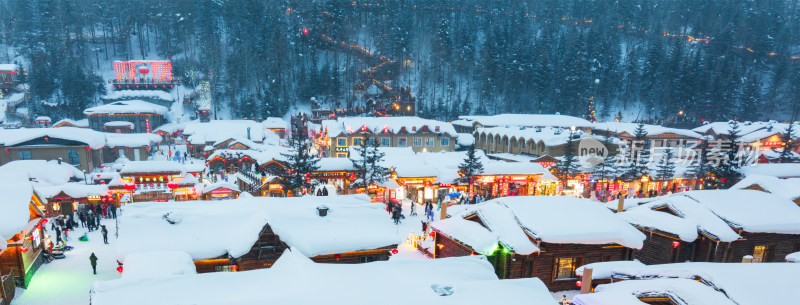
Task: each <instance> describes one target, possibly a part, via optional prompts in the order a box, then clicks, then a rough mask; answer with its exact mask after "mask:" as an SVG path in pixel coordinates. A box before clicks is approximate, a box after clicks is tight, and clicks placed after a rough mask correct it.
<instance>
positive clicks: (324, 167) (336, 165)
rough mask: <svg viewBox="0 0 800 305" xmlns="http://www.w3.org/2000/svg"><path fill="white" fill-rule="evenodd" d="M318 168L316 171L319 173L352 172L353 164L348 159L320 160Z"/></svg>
mask: <svg viewBox="0 0 800 305" xmlns="http://www.w3.org/2000/svg"><path fill="white" fill-rule="evenodd" d="M317 166H319V169H318V171H321V172H336V171H353V170H355V167H353V162H352V161H350V159H348V158H320V159H319V162H317Z"/></svg>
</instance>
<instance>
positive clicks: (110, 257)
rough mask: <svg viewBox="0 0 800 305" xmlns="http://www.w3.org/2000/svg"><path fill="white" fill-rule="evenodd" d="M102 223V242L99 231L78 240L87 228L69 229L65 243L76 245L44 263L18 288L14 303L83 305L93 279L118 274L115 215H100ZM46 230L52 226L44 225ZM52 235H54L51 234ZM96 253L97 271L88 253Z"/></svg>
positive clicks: (112, 277)
mask: <svg viewBox="0 0 800 305" xmlns="http://www.w3.org/2000/svg"><path fill="white" fill-rule="evenodd" d="M101 224H103V225H105V226H106V228H107V229H108V243H109V244H108V245H106V244H103V236H102V235H101V234H100V231H92V232H88V236H89V241H86V242H82V241H78V238H79V237H80V236H81V235H83V233H86V232H87V230H86V228H77V229H76V230H75V231H72V232H70V234H69V235H70V236H69V241H68V242H67V244H68V245H70V246H73V247H75V248H74V249H72V251H68V252H66V253H65V255H66V258H63V259H56V260H53V261H52V262H51V263H49V264H47V263H45V264H43V265H42V266H41V267H40V268H39V270H38V271H37V272H36V275H35V276H34V277H33V279H32V280H31V283H30V285H29V286H28V289H26V290H23V289H20V288H17V292H16V297H15V298H14V300H13V301H12V302H11V304H13V305H39V304H41V305H54V304H59V305H86V304H89V290H90V289H91V287H92V283H94V281H96V280H112V279H118V278H119V277H120V274H119V272H117V270H116V268H117V263H116V259H115V255H114V242H115V241H116V240H115V238H114V232H115V225H114V219H103V220H101ZM47 230H48V233H50V234H52V233H53V230H51V229H50V226H49V225H48V226H47ZM53 238H55V237H53ZM92 252H94V254H95V255H96V256H97V258H98V260H97V275H93V274H92V266H91V265H90V263H89V256H90V255H91V254H92Z"/></svg>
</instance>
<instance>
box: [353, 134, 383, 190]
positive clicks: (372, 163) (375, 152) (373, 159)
mask: <svg viewBox="0 0 800 305" xmlns="http://www.w3.org/2000/svg"><path fill="white" fill-rule="evenodd" d="M378 147H379V144H378V141H377V139H376V138H372V137H369V136H365V137H364V138H363V139H362V140H361V144H360V145H358V146H356V147H355V152H356V154H355V157H351V158H350V162H352V163H353V168H355V171H354V173H355V176H356V180H360V182H361V183H359V184H361V185H362V186H363V187H367V186H369V185H372V184H376V183H381V182H383V181H385V180H386V176H387V175H388V171H389V169H388V168H386V167H384V166H382V165H381V164H382V162H383V157H384V156H385V155H386V154H385V153H384V152H382V151H381V150H380V149H378Z"/></svg>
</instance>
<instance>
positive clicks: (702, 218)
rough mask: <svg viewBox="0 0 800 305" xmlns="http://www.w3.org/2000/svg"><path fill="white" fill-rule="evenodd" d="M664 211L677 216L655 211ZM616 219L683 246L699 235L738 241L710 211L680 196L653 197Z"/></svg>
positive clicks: (735, 235)
mask: <svg viewBox="0 0 800 305" xmlns="http://www.w3.org/2000/svg"><path fill="white" fill-rule="evenodd" d="M665 207H666V208H669V209H670V210H671V211H673V212H675V213H676V214H678V216H674V215H672V214H669V213H667V212H664V211H656V210H655V209H659V208H665ZM619 215H620V216H622V218H624V219H625V220H627V221H628V222H630V223H631V224H633V225H635V226H637V227H640V228H644V229H648V230H656V231H661V232H665V233H669V234H672V235H675V236H677V237H678V238H680V239H681V240H683V241H686V242H693V241H694V240H695V239H697V238H698V237H700V235H699V233H702V234H704V235H706V236H708V237H711V238H713V239H714V240H718V241H723V242H732V241H734V240H737V239H739V238H740V236H739V234H737V233H736V232H735V231H733V229H731V227H730V226H729V225H728V224H727V223H726V222H725V221H723V220H722V219H720V218H719V217H717V215H715V214H714V213H713V212H712V211H711V210H709V209H708V208H706V207H704V206H703V205H700V204H698V203H697V202H696V201H695V200H692V199H690V198H688V197H685V196H683V195H681V194H674V195H670V196H663V197H656V199H655V200H654V201H651V202H649V203H646V204H643V205H641V206H638V207H634V208H630V209H628V210H627V211H625V212H623V213H620V214H619Z"/></svg>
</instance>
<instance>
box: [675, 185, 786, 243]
mask: <svg viewBox="0 0 800 305" xmlns="http://www.w3.org/2000/svg"><path fill="white" fill-rule="evenodd" d="M676 195H680V196H686V197H689V198H692V199H693V200H695V201H697V202H698V203H700V204H702V205H703V206H705V207H706V208H708V209H709V210H711V211H712V212H714V214H716V215H717V216H719V217H720V218H722V219H723V220H725V222H727V223H728V224H730V225H731V227H733V228H735V229H741V230H744V231H746V232H751V233H780V234H800V221H798V219H800V209H798V208H797V205H796V204H795V203H794V202H792V201H791V200H789V199H786V198H783V197H781V196H778V195H774V194H769V193H765V192H761V191H754V190H702V191H689V192H683V193H678V194H676Z"/></svg>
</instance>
